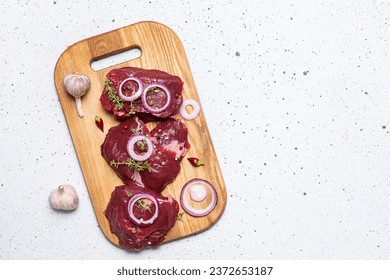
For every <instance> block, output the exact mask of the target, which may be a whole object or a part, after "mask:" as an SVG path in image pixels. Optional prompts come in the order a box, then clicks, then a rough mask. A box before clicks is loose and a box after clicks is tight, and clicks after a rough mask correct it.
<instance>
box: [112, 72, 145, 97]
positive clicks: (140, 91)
mask: <svg viewBox="0 0 390 280" xmlns="http://www.w3.org/2000/svg"><path fill="white" fill-rule="evenodd" d="M128 81H133V82H136V83H137V84H138V90H137V92H135V93H134V94H133V95H130V96H126V95H124V94H123V93H122V87H123V85H124V84H125V83H126V82H128ZM142 91H143V83H142V81H141V80H140V79H137V78H134V77H131V78H127V79H124V80H123V81H122V82H121V84H120V85H119V89H118V95H119V97H120V98H121V99H122V100H124V101H133V100H136V99H137V98H138V97H140V96H141V94H142Z"/></svg>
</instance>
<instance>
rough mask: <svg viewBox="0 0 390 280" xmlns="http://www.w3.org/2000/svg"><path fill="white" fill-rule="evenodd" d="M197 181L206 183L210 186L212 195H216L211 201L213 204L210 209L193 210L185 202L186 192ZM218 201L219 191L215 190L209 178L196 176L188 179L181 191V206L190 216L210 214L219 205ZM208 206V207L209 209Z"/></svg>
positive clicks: (197, 216)
mask: <svg viewBox="0 0 390 280" xmlns="http://www.w3.org/2000/svg"><path fill="white" fill-rule="evenodd" d="M197 182H201V183H202V184H203V185H206V186H208V187H209V189H210V191H211V193H212V195H213V196H214V199H213V200H212V201H211V203H210V204H209V205H211V207H210V209H208V210H207V211H205V212H201V211H202V210H198V211H192V210H191V209H189V208H188V207H189V205H188V207H187V203H186V202H185V194H186V192H187V191H188V190H189V188H190V187H191V186H192V185H193V184H194V183H197ZM217 203H218V194H217V191H216V190H215V188H214V186H213V185H212V184H211V183H210V182H209V181H207V180H204V179H200V178H194V179H192V180H190V181H188V182H187V183H186V184H185V185H184V186H183V188H182V190H181V193H180V204H181V207H182V208H183V210H184V211H185V212H186V213H187V214H188V215H190V216H192V217H196V218H199V217H204V216H207V215H208V214H210V213H211V212H212V211H213V210H214V209H215V206H216V205H217ZM207 208H208V207H206V209H207Z"/></svg>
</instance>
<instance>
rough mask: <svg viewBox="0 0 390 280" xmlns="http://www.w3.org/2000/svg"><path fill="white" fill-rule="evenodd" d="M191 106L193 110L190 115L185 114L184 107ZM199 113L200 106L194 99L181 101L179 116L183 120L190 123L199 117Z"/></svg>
mask: <svg viewBox="0 0 390 280" xmlns="http://www.w3.org/2000/svg"><path fill="white" fill-rule="evenodd" d="M189 105H191V106H192V108H193V109H194V110H193V111H192V113H191V114H189V113H187V111H186V107H187V106H189ZM199 113H200V105H199V103H198V102H197V101H196V100H194V99H186V100H184V101H183V103H182V104H181V106H180V116H181V117H182V118H183V119H185V120H186V121H191V120H193V119H195V118H196V117H198V116H199Z"/></svg>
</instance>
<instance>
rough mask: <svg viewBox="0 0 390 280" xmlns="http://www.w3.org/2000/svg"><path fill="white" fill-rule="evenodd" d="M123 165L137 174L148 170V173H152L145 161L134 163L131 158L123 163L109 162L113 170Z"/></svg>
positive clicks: (152, 170)
mask: <svg viewBox="0 0 390 280" xmlns="http://www.w3.org/2000/svg"><path fill="white" fill-rule="evenodd" d="M123 164H124V165H126V166H127V167H129V168H130V169H133V170H136V171H138V172H140V171H144V170H148V171H149V172H154V169H153V168H151V167H150V165H149V163H147V162H146V161H145V162H142V161H135V160H134V159H132V158H128V159H126V160H125V161H115V160H112V161H111V162H110V166H111V167H115V168H118V166H119V165H123Z"/></svg>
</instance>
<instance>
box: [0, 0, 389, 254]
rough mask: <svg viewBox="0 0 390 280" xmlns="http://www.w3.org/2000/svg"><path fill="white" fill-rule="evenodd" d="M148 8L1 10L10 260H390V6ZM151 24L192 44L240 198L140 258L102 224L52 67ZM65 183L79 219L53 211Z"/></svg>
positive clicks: (1, 199)
mask: <svg viewBox="0 0 390 280" xmlns="http://www.w3.org/2000/svg"><path fill="white" fill-rule="evenodd" d="M140 2H141V1H96V0H93V1H81V0H80V1H64V0H56V1H1V2H0V73H1V76H0V86H1V89H0V97H1V99H0V100H1V102H0V118H1V121H0V140H1V142H0V151H1V161H0V172H1V173H0V258H1V259H162V258H164V259H244V258H245V259H390V168H389V167H390V141H389V140H390V135H389V131H390V110H389V107H390V95H389V91H390V56H389V52H390V44H389V38H390V16H389V15H390V4H389V3H388V2H387V1H357V0H354V1H312V0H311V1H294V2H289V1H283V3H279V2H280V1H254V0H253V1H222V0H221V1H213V2H211V1H210V2H208V1H167V0H163V1H160V0H152V1H142V3H140ZM141 20H155V21H159V22H162V23H164V24H166V25H168V26H170V27H171V28H172V29H173V30H174V31H175V32H176V33H177V34H178V35H179V37H180V38H181V39H182V41H183V44H184V46H185V48H186V51H187V55H188V59H189V62H190V65H191V68H192V72H193V76H194V79H195V82H196V85H197V88H198V92H199V95H200V98H201V101H202V105H203V108H204V111H205V115H206V118H207V121H208V124H209V128H210V131H211V135H212V138H213V140H214V145H215V148H216V151H217V154H218V157H219V159H220V163H221V167H222V171H223V174H224V178H225V181H226V186H227V189H228V197H229V199H228V204H227V207H226V211H225V213H224V215H223V216H222V218H221V219H220V220H219V222H218V223H217V224H216V225H215V226H214V227H212V228H211V229H210V230H208V231H206V232H204V233H202V234H199V235H196V236H192V237H190V238H185V239H182V240H179V241H175V242H171V243H168V244H165V245H163V246H162V247H160V248H159V249H156V250H146V251H143V252H141V253H139V254H134V253H129V252H126V251H124V250H121V249H119V248H117V247H115V246H113V245H112V244H111V243H110V242H109V241H107V240H106V238H105V237H104V236H103V234H102V233H101V231H100V229H99V228H98V224H97V221H96V219H95V216H94V213H93V210H92V205H91V202H90V199H89V196H88V193H87V190H86V187H85V184H84V181H83V177H82V174H81V170H80V167H79V165H78V161H77V158H76V154H75V151H74V149H73V145H72V141H71V138H70V136H69V132H68V129H67V126H66V123H65V119H64V116H63V113H62V110H61V106H60V103H59V101H58V98H57V94H56V91H55V88H54V82H53V71H54V66H55V63H56V61H57V58H58V57H59V55H60V54H61V53H62V52H63V51H64V50H65V48H66V47H67V46H68V45H70V44H73V43H74V42H77V41H79V40H81V39H84V38H86V37H90V36H93V35H97V34H100V33H102V32H106V31H109V30H112V29H116V28H119V27H122V26H125V25H128V24H132V23H135V22H138V21H141ZM217 112H218V113H217ZM63 183H71V184H74V185H75V186H77V189H78V192H79V195H80V199H81V203H80V206H79V208H78V209H77V211H75V212H73V213H69V214H63V213H58V212H55V211H53V210H52V209H51V208H50V206H49V205H48V202H47V197H48V194H49V193H50V191H51V190H52V189H53V188H54V187H56V186H58V185H59V184H63Z"/></svg>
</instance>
